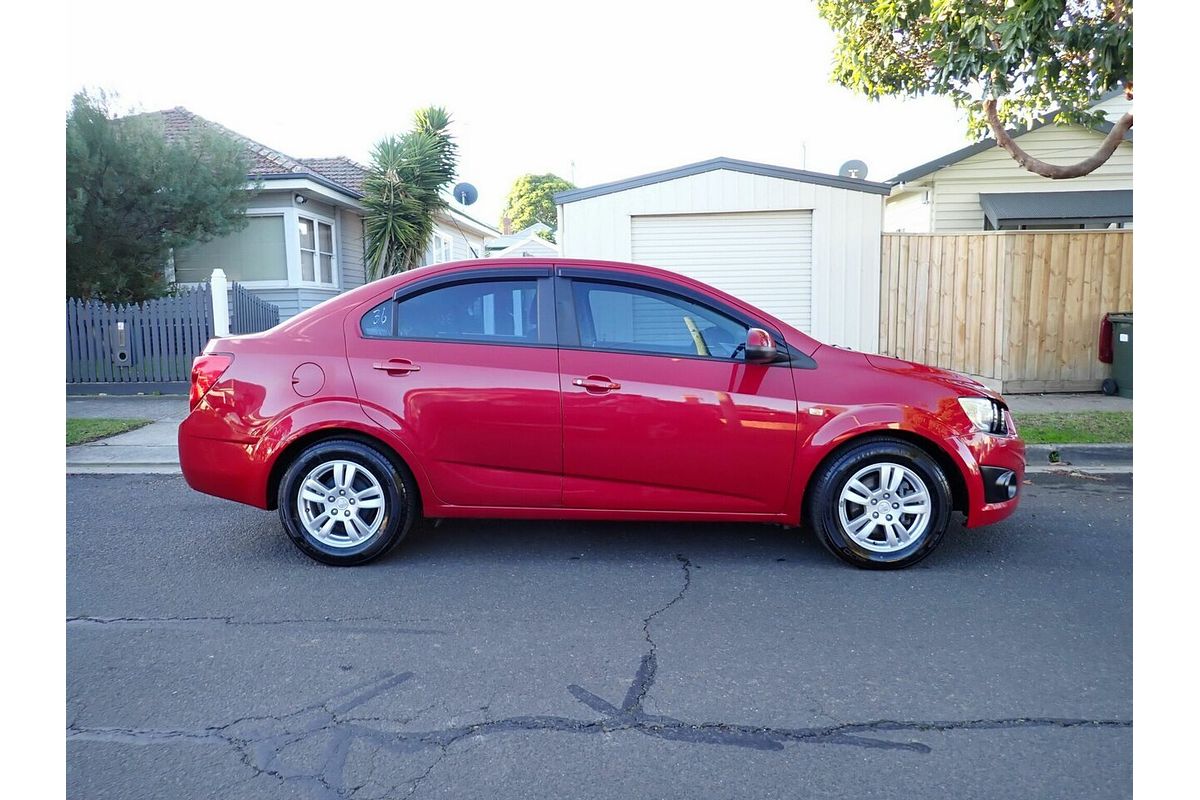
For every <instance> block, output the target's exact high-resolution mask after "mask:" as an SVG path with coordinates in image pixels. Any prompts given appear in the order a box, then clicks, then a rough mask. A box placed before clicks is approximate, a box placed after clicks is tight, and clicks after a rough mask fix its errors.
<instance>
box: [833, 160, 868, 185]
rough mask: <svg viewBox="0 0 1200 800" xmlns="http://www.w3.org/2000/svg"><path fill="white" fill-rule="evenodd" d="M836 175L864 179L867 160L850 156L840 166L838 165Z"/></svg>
mask: <svg viewBox="0 0 1200 800" xmlns="http://www.w3.org/2000/svg"><path fill="white" fill-rule="evenodd" d="M838 175H841V176H842V177H843V178H858V179H859V180H866V177H867V162H865V161H859V160H858V159H857V158H852V159H850V160H849V161H847V162H846V163H845V164H842V166H840V167H838Z"/></svg>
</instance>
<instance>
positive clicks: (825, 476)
mask: <svg viewBox="0 0 1200 800" xmlns="http://www.w3.org/2000/svg"><path fill="white" fill-rule="evenodd" d="M813 480H814V482H813V484H812V485H813V491H812V495H811V499H810V502H809V503H808V523H809V526H810V527H811V528H812V529H813V531H814V532H815V533H816V535H817V538H818V539H820V541H821V544H823V545H824V546H825V548H826V549H828V550H829V551H830V552H831V553H833V554H834V555H836V556H837V557H838V558H840V559H842V560H843V561H845V562H847V563H849V564H853V565H854V566H856V567H862V568H865V569H900V568H903V567H908V566H911V565H913V564H915V563H917V562H918V561H920V560H921V559H923V558H925V556H927V555H929V554H930V553H931V552H933V550H934V548H936V547H937V546H938V544H940V543H941V540H942V536H943V535H944V534H945V532H946V528H947V526H948V525H949V523H950V515H951V510H952V502H951V493H950V485H949V482H948V481H947V480H946V475H945V473H944V472H943V471H942V468H941V466H939V465H938V463H937V462H936V461H934V460H933V459H932V458H930V456H929V455H928V454H927V453H926V452H925V451H924V450H922V449H921V448H919V447H917V446H915V445H913V444H910V443H908V442H905V441H901V440H899V439H890V438H874V439H869V440H865V441H863V442H861V443H858V444H855V445H852V446H851V447H849V448H847V449H846V450H845V451H844V452H842V453H840V454H838V455H837V456H836V457H835V458H834V459H833V460H832V461H830V462H829V463H828V464H826V465H825V466H824V467H823V468H822V469H821V470H820V472H819V473H818V474H817V475H815V476H814V479H813Z"/></svg>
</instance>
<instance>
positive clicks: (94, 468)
mask: <svg viewBox="0 0 1200 800" xmlns="http://www.w3.org/2000/svg"><path fill="white" fill-rule="evenodd" d="M67 474H68V475H181V474H182V470H181V469H180V468H179V465H178V464H155V463H150V462H141V463H139V462H130V463H126V464H67Z"/></svg>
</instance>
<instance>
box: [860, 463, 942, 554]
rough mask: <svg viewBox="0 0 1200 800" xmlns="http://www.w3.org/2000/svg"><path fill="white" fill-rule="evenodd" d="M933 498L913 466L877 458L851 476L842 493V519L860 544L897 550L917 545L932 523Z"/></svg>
mask: <svg viewBox="0 0 1200 800" xmlns="http://www.w3.org/2000/svg"><path fill="white" fill-rule="evenodd" d="M932 510H933V506H932V501H931V500H930V495H929V490H928V488H927V487H926V486H925V482H924V481H923V480H922V479H921V476H920V475H918V474H917V473H916V472H914V471H913V470H911V469H909V468H908V467H905V466H903V465H901V464H895V463H892V462H876V463H874V464H870V465H868V466H866V467H863V468H862V469H860V470H859V471H858V472H856V473H854V474H853V475H852V476H850V479H849V480H848V481H846V483H845V484H844V485H843V486H842V491H841V493H840V494H839V496H838V521H839V522H840V524H841V527H842V530H843V531H844V532H845V534H846V535H847V536H849V537H850V538H851V539H853V540H854V542H855V543H856V544H858V545H859V546H860V547H863V548H866V549H867V550H871V551H874V552H877V553H894V552H896V551H898V550H903V549H905V548H907V547H910V546H911V545H913V544H914V543H915V542H916V541H917V540H919V539H920V538H921V537H922V536H923V535H924V534H925V531H926V529H927V528H928V527H929V520H930V518H931V517H932Z"/></svg>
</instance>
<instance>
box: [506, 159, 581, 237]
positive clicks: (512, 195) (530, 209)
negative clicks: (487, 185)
mask: <svg viewBox="0 0 1200 800" xmlns="http://www.w3.org/2000/svg"><path fill="white" fill-rule="evenodd" d="M574 188H575V184H573V183H571V182H570V181H568V180H566V179H565V178H560V177H558V176H557V175H554V174H552V173H546V174H545V175H522V176H521V177H519V178H517V180H516V181H515V182H514V183H513V186H512V189H511V190H510V191H509V193H508V199H507V200H506V201H505V205H504V217H505V218H507V219H508V220H509V221H510V222H511V223H512V226H513V230H518V231H519V230H524V229H525V228H528V227H529V226H530V225H533V224H534V223H536V222H541V223H544V224H546V225H549V226H550V228H551V231H553V229H554V228H557V227H558V211H557V209H556V208H555V206H554V194H555V193H556V192H563V191H566V190H567V189H574ZM542 235H543V237H544V238H546V239H549V240H550V241H552V242H553V241H554V234H553V232H546V231H543V232H542Z"/></svg>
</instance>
